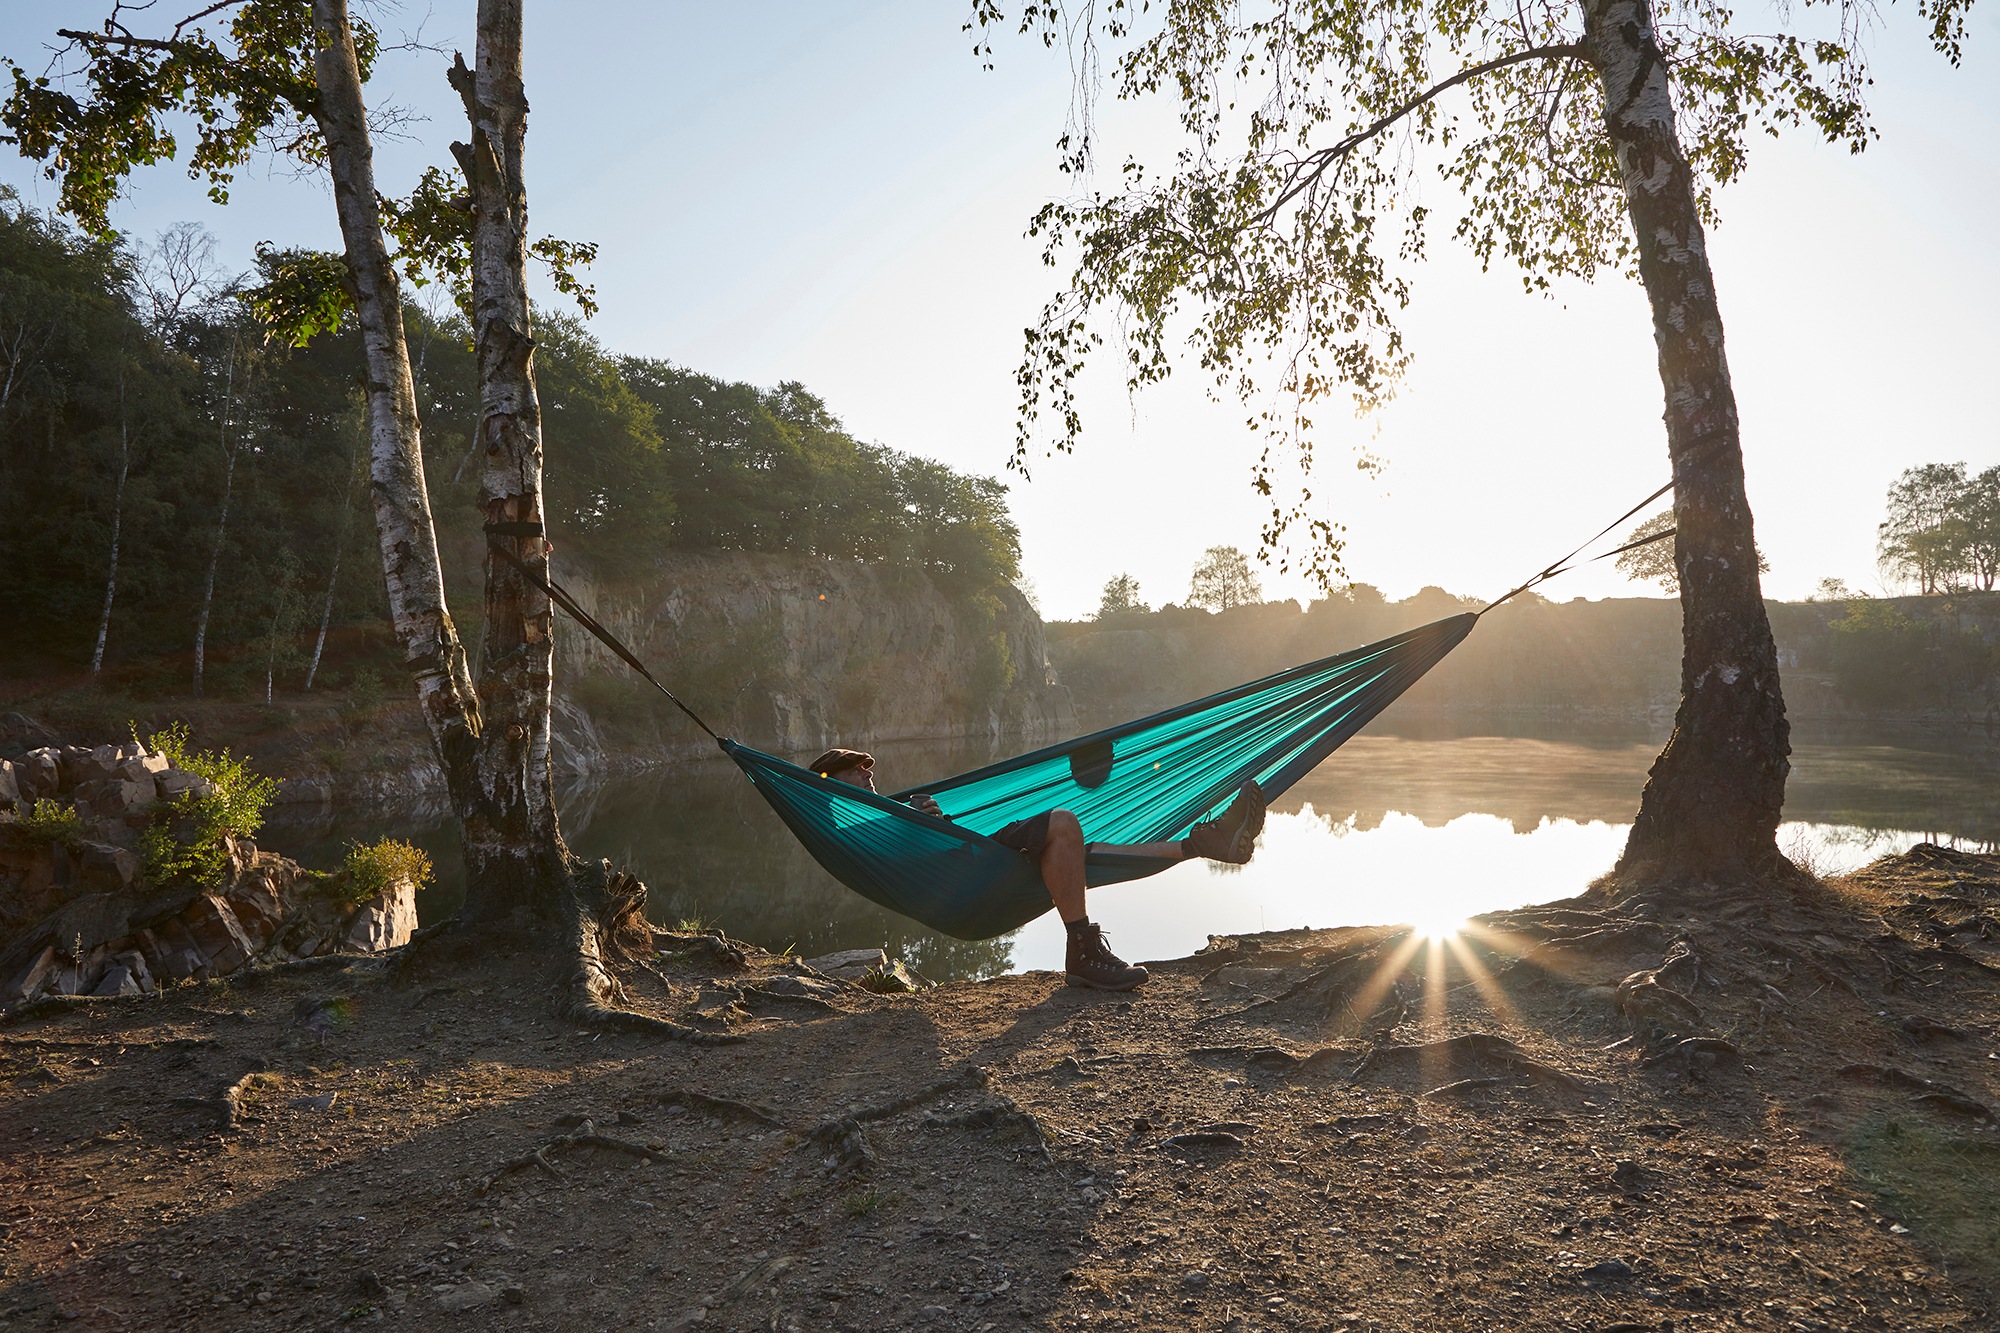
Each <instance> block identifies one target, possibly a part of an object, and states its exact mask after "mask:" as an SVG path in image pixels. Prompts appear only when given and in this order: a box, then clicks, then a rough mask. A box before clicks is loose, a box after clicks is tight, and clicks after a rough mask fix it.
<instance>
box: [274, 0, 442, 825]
mask: <svg viewBox="0 0 2000 1333" xmlns="http://www.w3.org/2000/svg"><path fill="white" fill-rule="evenodd" d="M313 38H314V46H315V49H314V52H313V69H314V74H315V78H316V80H317V83H318V86H319V105H318V107H317V108H316V119H317V120H318V123H319V129H320V133H321V135H322V136H323V137H324V138H325V140H326V147H327V166H328V168H329V171H330V173H331V175H332V179H333V200H334V209H335V212H336V213H337V214H338V216H339V219H340V236H341V242H342V246H343V250H344V253H345V258H346V261H347V275H348V281H349V283H350V284H351V295H352V296H353V298H354V306H355V310H356V313H357V314H358V316H359V322H360V325H361V342H362V349H363V354H364V357H365V362H366V387H367V410H368V438H369V449H368V476H369V481H370V483H371V487H370V489H371V492H372V494H373V498H374V507H375V528H376V533H377V536H378V537H379V539H380V542H381V548H382V574H383V579H384V581H385V582H386V583H387V585H388V591H389V617H390V622H391V624H392V626H393V627H394V631H395V634H396V639H397V641H398V642H399V643H400V644H401V645H402V648H403V661H404V665H405V666H406V667H407V668H408V669H409V672H410V675H411V677H412V678H413V679H414V681H415V683H416V688H417V702H418V705H419V707H420V708H421V710H422V712H423V717H424V725H425V726H426V727H427V728H428V729H429V731H430V734H431V740H432V743H433V744H434V745H435V746H436V747H437V751H438V755H439V758H440V759H441V761H442V762H443V765H444V771H445V782H446V786H447V789H448V792H449V795H450V798H451V801H452V804H453V806H454V807H455V808H457V809H458V811H459V813H460V814H461V815H463V813H464V811H465V808H466V806H467V805H468V804H469V802H470V800H471V798H472V795H473V792H474V789H473V787H472V785H471V784H470V782H469V781H468V780H467V776H468V774H469V772H470V770H471V766H472V760H473V756H474V752H475V750H476V749H477V746H478V740H479V735H480V717H479V700H478V698H477V696H476V695H475V694H474V693H473V688H472V678H471V675H470V674H469V673H468V671H467V670H466V663H465V650H464V648H463V647H462V646H461V645H460V643H459V639H458V630H457V628H456V627H455V626H454V625H453V624H452V620H451V613H450V611H449V610H447V608H446V606H445V597H444V572H443V568H442V566H441V565H440V564H439V561H438V549H437V529H436V527H435V526H434V525H433V523H432V522H431V502H430V494H429V492H428V491H427V489H426V488H425V485H424V462H423V452H422V433H421V429H420V426H419V424H418V421H417V398H416V388H415V385H414V383H413V381H412V380H411V377H410V350H409V346H408V344H407V343H406V342H405V341H404V337H403V309H402V303H401V292H400V288H399V286H398V284H397V281H396V273H395V270H394V269H392V268H391V267H390V266H389V252H388V247H387V245H386V244H385V243H384V241H383V239H382V222H381V217H380V215H379V214H378V212H377V211H376V194H375V155H374V146H373V144H372V142H371V141H370V139H369V135H368V120H367V112H366V107H365V105H364V104H363V102H362V97H361V71H360V68H359V65H358V63H357V61H356V58H355V52H354V33H353V29H352V27H351V25H350V23H349V21H348V14H347V4H346V0H313Z"/></svg>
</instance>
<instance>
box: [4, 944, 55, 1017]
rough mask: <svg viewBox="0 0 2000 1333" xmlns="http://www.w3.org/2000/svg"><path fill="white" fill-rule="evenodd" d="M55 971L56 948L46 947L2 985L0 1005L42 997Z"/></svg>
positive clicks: (51, 945) (50, 945)
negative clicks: (43, 989) (43, 990)
mask: <svg viewBox="0 0 2000 1333" xmlns="http://www.w3.org/2000/svg"><path fill="white" fill-rule="evenodd" d="M55 970H56V947H55V945H53V944H48V945H44V946H42V948H41V950H40V952H38V953H36V954H35V956H34V957H33V958H31V959H29V960H28V965H27V966H26V967H24V968H22V969H21V970H20V971H19V972H16V973H15V974H14V975H13V977H12V978H10V979H9V980H8V981H6V982H5V983H0V1004H15V1003H18V1002H20V1001H22V1000H29V999H33V998H34V997H35V996H37V995H40V994H41V993H42V988H43V987H44V986H45V985H46V984H47V983H48V979H49V977H50V976H51V975H52V974H53V973H54V972H55Z"/></svg>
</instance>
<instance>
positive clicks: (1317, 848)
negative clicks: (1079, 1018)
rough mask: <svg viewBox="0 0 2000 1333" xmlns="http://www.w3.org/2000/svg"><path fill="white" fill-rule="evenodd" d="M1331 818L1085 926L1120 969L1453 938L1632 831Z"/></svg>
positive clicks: (1857, 838)
mask: <svg viewBox="0 0 2000 1333" xmlns="http://www.w3.org/2000/svg"><path fill="white" fill-rule="evenodd" d="M1355 822H1356V821H1355V820H1354V819H1353V818H1352V817H1349V818H1347V819H1344V820H1340V821H1335V820H1332V819H1328V818H1326V817H1324V816H1322V815H1320V814H1318V813H1317V812H1316V811H1315V810H1314V809H1313V807H1312V806H1311V805H1310V804H1308V805H1306V806H1303V807H1302V808H1301V809H1299V810H1298V811H1297V812H1296V813H1291V814H1280V813H1275V812H1274V813H1273V814H1272V815H1271V816H1270V820H1269V822H1268V823H1267V824H1266V825H1265V828H1264V837H1263V840H1262V841H1261V842H1260V843H1259V845H1258V848H1257V856H1256V859H1255V860H1253V861H1252V862H1251V863H1250V864H1249V865H1247V866H1224V865H1217V864H1215V863H1213V862H1199V863H1194V864H1189V865H1184V866H1180V867H1177V868H1176V869H1173V870H1170V871H1168V872H1167V873H1165V874H1163V875H1156V876H1154V877H1153V878H1151V879H1145V880H1139V881H1137V882H1136V883H1132V884H1120V885H1113V886H1111V887H1109V888H1103V889H1094V890H1092V891H1091V894H1090V916H1091V919H1092V920H1094V921H1096V922H1098V923H1099V924H1100V925H1102V926H1103V927H1104V930H1105V933H1106V934H1107V935H1108V936H1110V939H1111V944H1112V947H1113V948H1114V949H1116V950H1117V951H1118V952H1119V954H1120V955H1122V956H1123V957H1125V958H1128V959H1134V960H1137V959H1141V958H1178V957H1182V956H1184V955H1186V954H1190V953H1193V952H1195V951H1196V950H1198V949H1200V948H1201V947H1202V946H1203V945H1204V944H1206V943H1207V942H1208V937H1209V936H1210V935H1233V934H1243V933H1249V932H1253V931H1265V930H1287V929H1292V928H1295V927H1302V926H1303V927H1326V926H1360V925H1379V924H1393V923H1399V922H1408V923H1410V924H1412V925H1413V926H1415V927H1416V929H1417V930H1418V932H1419V933H1420V934H1422V935H1423V936H1424V937H1425V938H1427V939H1434V940H1441V941H1442V940H1448V939H1450V938H1452V937H1454V936H1455V935H1457V934H1458V933H1459V931H1460V930H1462V929H1463V928H1464V926H1465V923H1466V919H1467V918H1468V917H1472V916H1475V915H1477V914H1479V913H1481V912H1494V911H1499V910H1501V909H1503V908H1509V907H1522V906H1525V905H1527V904H1529V903H1538V902H1550V901H1553V900H1554V899H1557V898H1567V897H1570V896H1572V895H1573V894H1577V893H1581V892H1582V891H1583V890H1584V888H1585V887H1586V886H1587V885H1588V884H1589V883H1590V881H1591V880H1593V879H1595V878H1597V877H1598V876H1599V875H1601V874H1603V873H1604V872H1605V871H1607V870H1609V869H1610V868H1611V865H1612V862H1614V861H1616V860H1617V859H1618V852H1619V850H1620V849H1621V848H1622V847H1623V846H1624V845H1625V835H1626V833H1627V832H1628V830H1629V829H1630V827H1631V826H1630V825H1627V824H1606V823H1600V822H1597V821H1591V822H1589V823H1582V824H1580V823H1576V822H1574V821H1572V820H1567V819H1544V820H1542V821H1541V823H1540V824H1539V825H1537V826H1536V827H1534V828H1531V829H1524V830H1522V831H1520V832H1516V831H1515V829H1514V826H1513V825H1512V824H1511V823H1509V822H1508V821H1507V820H1505V819H1503V818H1501V817H1499V816H1497V815H1483V814H1473V815H1461V816H1459V817H1458V818H1456V819H1453V820H1451V821H1449V822H1447V823H1444V824H1440V825H1436V826H1426V825H1425V824H1424V823H1423V821H1422V820H1420V819H1418V818H1417V817H1416V816H1414V815H1407V814H1402V813H1400V812H1395V811H1392V812H1390V813H1389V814H1387V815H1385V816H1384V817H1383V819H1382V822H1381V823H1380V824H1378V825H1376V826H1375V827H1373V828H1367V829H1363V828H1357V827H1355ZM1926 836H1927V835H1925V834H1922V833H1916V832H1910V831H1907V830H1870V829H1859V828H1853V827H1849V826H1846V825H1840V824H1806V823H1791V824H1785V825H1783V826H1781V827H1780V829H1779V831H1778V844H1779V846H1780V847H1782V848H1784V849H1785V851H1786V854H1787V855H1789V856H1791V857H1792V858H1793V859H1794V860H1798V861H1801V862H1802V863H1804V864H1807V865H1808V866H1809V867H1810V868H1811V869H1812V870H1813V871H1814V872H1815V873H1818V874H1821V875H1832V874H1844V873H1846V872H1847V871H1849V870H1853V869H1856V868H1858V867H1860V866H1863V865H1866V864H1867V863H1868V862H1870V861H1873V860H1875V859H1876V858H1877V857H1880V856H1888V855H1891V854H1893V853H1896V852H1902V851H1906V850H1908V849H1909V848H1910V847H1911V846H1913V845H1914V844H1916V843H1918V842H1921V841H1923V840H1924V838H1925V837H1926ZM1063 939H1064V935H1063V930H1062V925H1061V923H1060V922H1059V921H1057V920H1056V918H1055V915H1054V913H1050V914H1048V915H1046V916H1043V917H1041V918H1038V919H1037V920H1035V921H1032V922H1030V923H1029V924H1028V925H1027V926H1026V927H1024V928H1023V929H1022V931H1021V933H1020V934H1019V935H1017V936H1016V937H1015V938H1014V954H1013V966H1014V970H1016V971H1022V972H1025V971H1030V970H1033V969H1036V968H1060V967H1061V966H1062V961H1063Z"/></svg>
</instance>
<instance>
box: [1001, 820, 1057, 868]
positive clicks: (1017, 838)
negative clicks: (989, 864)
mask: <svg viewBox="0 0 2000 1333" xmlns="http://www.w3.org/2000/svg"><path fill="white" fill-rule="evenodd" d="M1052 813H1053V811H1049V810H1044V811H1042V813H1040V814H1039V815H1030V816H1028V818H1026V819H1017V820H1015V821H1014V822H1013V823H1011V824H1009V825H1007V827H1005V828H1003V829H1001V830H1000V831H999V832H998V833H995V834H994V835H993V841H995V842H997V843H999V844H1000V845H1001V846H1002V847H1012V848H1013V849H1014V850H1015V851H1017V852H1019V853H1020V854H1021V855H1023V856H1025V857H1027V858H1028V859H1029V860H1031V861H1039V860H1041V859H1042V848H1044V847H1046V846H1048V845H1049V815H1050V814H1052Z"/></svg>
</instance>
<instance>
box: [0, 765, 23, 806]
mask: <svg viewBox="0 0 2000 1333" xmlns="http://www.w3.org/2000/svg"><path fill="white" fill-rule="evenodd" d="M20 804H21V784H20V781H19V780H18V779H16V778H15V776H14V764H13V761H12V760H9V759H0V811H7V810H12V809H15V808H16V807H18V806H19V805H20Z"/></svg>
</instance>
